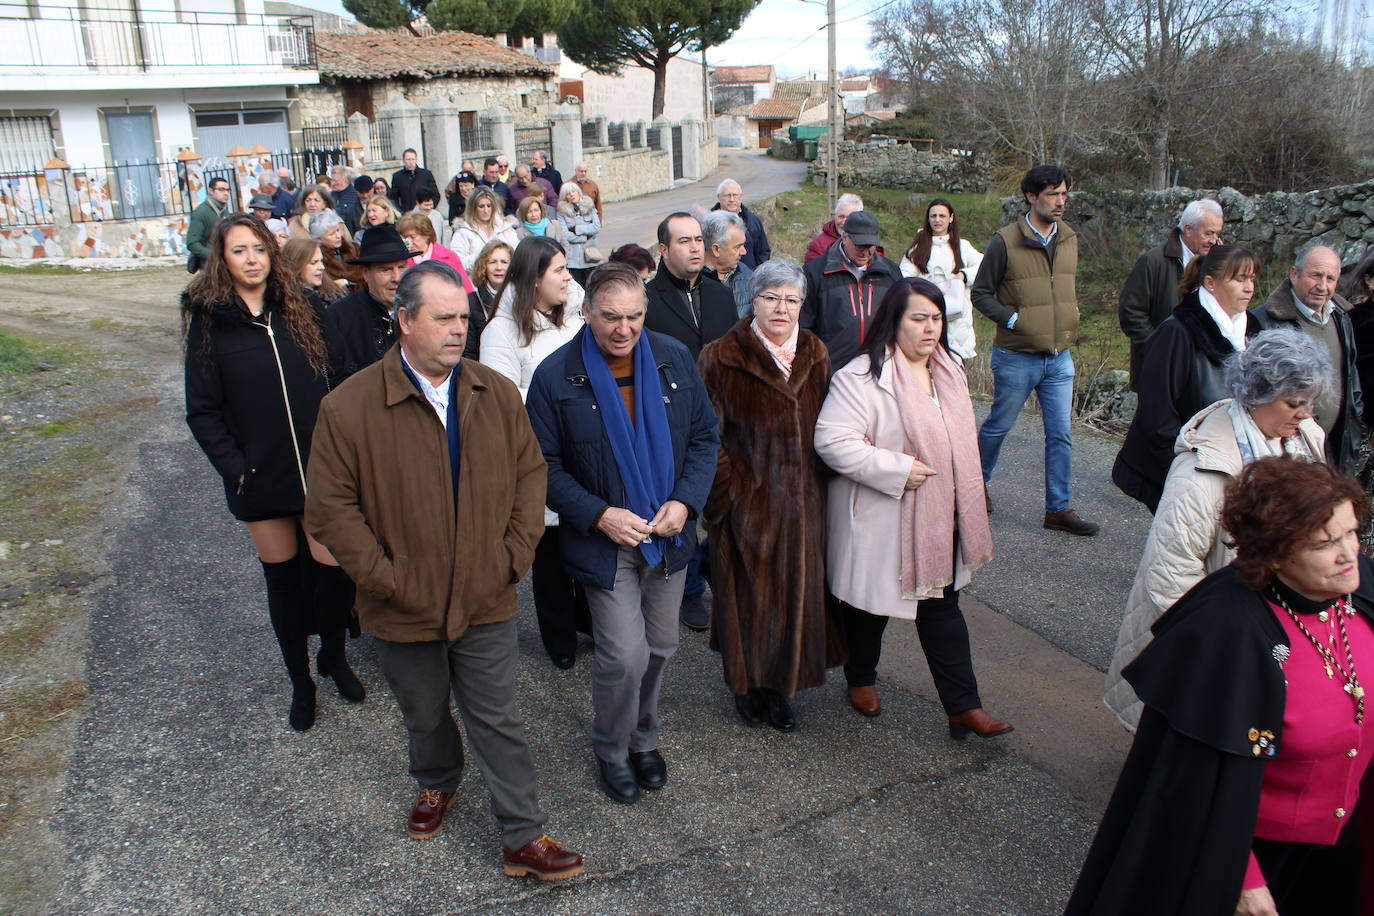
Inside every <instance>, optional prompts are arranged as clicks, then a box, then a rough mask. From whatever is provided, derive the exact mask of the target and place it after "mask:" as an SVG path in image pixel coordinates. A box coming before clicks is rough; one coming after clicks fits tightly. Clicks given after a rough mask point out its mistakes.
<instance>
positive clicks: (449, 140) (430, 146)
mask: <svg viewBox="0 0 1374 916" xmlns="http://www.w3.org/2000/svg"><path fill="white" fill-rule="evenodd" d="M420 116H421V117H422V118H424V122H425V148H424V150H423V158H422V159H421V161H420V164H421V165H422V166H424V167H425V168H427V169H429V170H430V171H431V172H433V173H434V180H435V181H436V182H437V183H438V185H439V187H440V188H442V187H443V186H444V184H445V183H446V182H447V181H448V180H449V179H450V178H452V177H453V176H454V175H456V174H457V173H458V171H459V169H461V168H462V165H463V136H462V131H461V130H460V126H461V125H460V122H459V118H458V109H457V108H454V107H452V106H451V105H450V104H449V102H448V100H447V99H445V98H442V97H441V96H437V95H436V96H431V97H430V98H429V100H428V101H427V102H425V104H424V106H423V107H422V108H421V109H420Z"/></svg>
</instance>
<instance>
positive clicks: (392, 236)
mask: <svg viewBox="0 0 1374 916" xmlns="http://www.w3.org/2000/svg"><path fill="white" fill-rule="evenodd" d="M412 254H414V252H412V251H411V250H410V249H409V248H407V247H406V243H405V242H403V241H401V234H400V233H399V232H397V231H396V227H395V226H393V225H391V224H390V223H382V224H381V225H379V226H372V227H371V228H369V229H368V230H367V231H366V232H364V233H363V241H362V245H361V246H360V248H359V251H358V256H357V257H356V258H349V259H348V263H349V264H391V263H393V262H395V261H409V260H410V256H411V255H412Z"/></svg>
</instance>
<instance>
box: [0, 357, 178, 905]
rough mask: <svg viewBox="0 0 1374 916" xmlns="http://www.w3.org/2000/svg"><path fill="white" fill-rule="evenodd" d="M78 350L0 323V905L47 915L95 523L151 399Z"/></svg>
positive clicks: (99, 547)
mask: <svg viewBox="0 0 1374 916" xmlns="http://www.w3.org/2000/svg"><path fill="white" fill-rule="evenodd" d="M147 385H148V380H147V378H145V376H144V374H143V373H140V372H138V371H135V370H130V369H128V368H123V367H117V366H114V365H111V364H108V363H107V362H105V361H104V360H102V359H101V358H100V357H99V356H97V355H95V354H93V353H92V352H91V351H89V350H88V349H86V348H85V347H84V346H83V345H80V344H76V343H74V342H72V341H69V340H63V339H57V338H53V339H47V338H43V339H37V338H34V337H27V336H19V335H16V334H13V333H10V332H8V331H5V330H0V403H3V407H0V913H9V912H14V913H28V912H43V911H46V909H47V907H48V905H49V904H50V902H51V895H52V893H53V892H54V891H55V889H56V883H57V882H58V881H59V880H60V875H59V874H57V873H56V872H54V871H53V870H52V869H50V868H48V867H47V866H48V864H49V863H51V862H52V861H54V860H55V859H54V856H55V855H56V856H59V857H60V854H61V853H60V850H58V849H57V848H56V846H55V844H56V842H57V841H56V839H55V838H54V835H53V834H52V833H51V831H50V829H49V828H48V827H47V824H48V822H49V821H50V819H51V816H52V814H53V812H55V811H57V810H58V800H59V799H60V793H61V791H62V787H63V780H64V778H65V772H66V762H67V754H68V751H69V748H70V745H71V741H72V736H73V730H74V728H75V719H76V718H77V716H75V715H74V713H75V712H76V711H79V710H80V709H81V708H82V706H83V704H84V702H85V696H86V684H85V681H84V672H85V657H86V643H87V638H88V628H89V620H90V604H89V602H90V600H91V598H90V593H89V591H88V589H87V587H88V586H90V585H91V584H92V583H95V582H97V581H98V580H99V579H100V578H101V577H102V576H104V575H105V574H106V573H107V572H108V570H107V569H106V568H105V566H104V556H105V552H106V551H105V548H104V545H103V543H102V539H104V538H105V537H106V533H105V532H104V531H103V530H102V528H101V526H100V525H98V524H94V522H95V521H96V520H97V519H98V518H99V516H100V515H101V514H102V513H103V512H104V511H105V510H106V508H107V506H108V505H109V504H110V502H111V501H112V500H113V499H114V498H115V497H116V494H117V488H118V486H119V482H120V480H121V478H122V475H123V473H124V468H125V466H126V464H127V446H129V445H131V444H132V443H133V441H134V438H133V437H134V436H135V435H136V431H137V430H139V429H141V428H144V426H145V424H146V418H147V417H148V416H149V415H150V414H151V410H152V408H153V407H154V406H155V405H156V403H157V399H156V398H155V397H152V396H151V392H150V391H149V390H148V388H147Z"/></svg>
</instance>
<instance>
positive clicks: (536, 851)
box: [501, 833, 585, 881]
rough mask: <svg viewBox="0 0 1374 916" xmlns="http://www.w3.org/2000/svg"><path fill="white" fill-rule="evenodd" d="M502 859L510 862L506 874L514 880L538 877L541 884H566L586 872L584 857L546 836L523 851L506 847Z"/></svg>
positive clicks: (531, 842)
mask: <svg viewBox="0 0 1374 916" xmlns="http://www.w3.org/2000/svg"><path fill="white" fill-rule="evenodd" d="M501 856H502V858H504V859H505V861H506V874H508V875H510V876H511V877H512V878H523V877H525V876H526V875H534V876H535V877H536V878H538V879H539V880H540V881H562V880H563V879H564V878H571V877H573V876H574V875H580V874H582V872H583V871H584V870H585V867H584V866H583V864H582V857H581V856H580V855H578V854H577V853H575V852H573V851H572V850H571V849H564V848H563V847H562V846H560V845H559V844H558V841H557V840H555V839H553V838H552V837H550V836H549V835H548V834H546V833H545V834H540V835H539V839H537V840H532V841H530V842H528V843H526V844H525V845H524V846H521V847H520V848H519V849H508V848H506V847H505V846H502V847H501Z"/></svg>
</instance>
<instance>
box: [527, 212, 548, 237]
mask: <svg viewBox="0 0 1374 916" xmlns="http://www.w3.org/2000/svg"><path fill="white" fill-rule="evenodd" d="M521 222H522V223H524V225H525V228H526V229H528V230H529V231H530V235H543V234H544V233H546V232H548V231H549V218H548V217H547V216H546V217H544V218H543V219H541V220H540V221H539V222H537V223H531V222H526V221H525V220H521Z"/></svg>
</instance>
